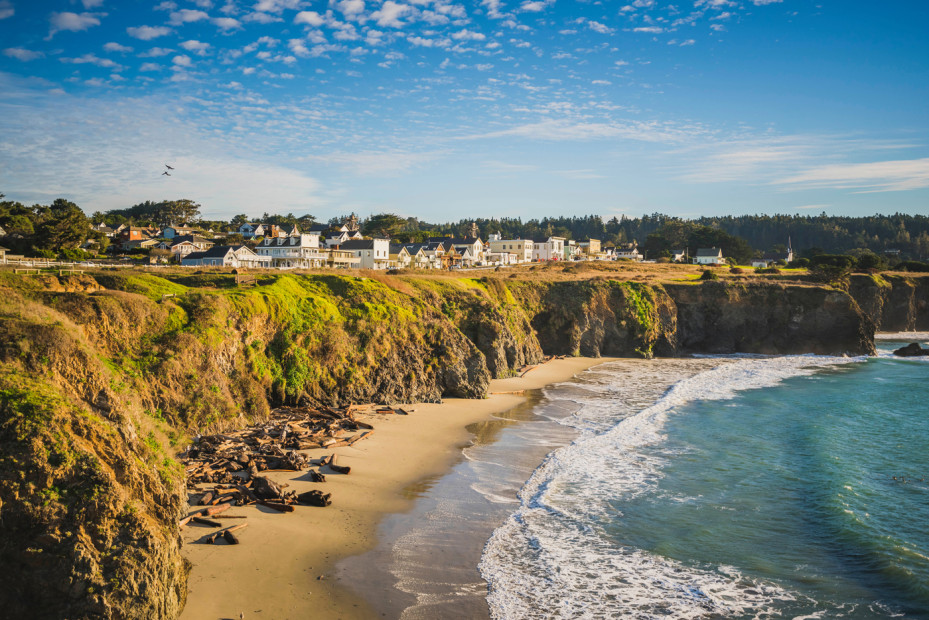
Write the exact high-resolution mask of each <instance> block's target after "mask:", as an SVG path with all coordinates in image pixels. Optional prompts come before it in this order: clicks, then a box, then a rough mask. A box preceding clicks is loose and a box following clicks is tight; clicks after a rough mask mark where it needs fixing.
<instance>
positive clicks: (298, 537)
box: [180, 357, 614, 620]
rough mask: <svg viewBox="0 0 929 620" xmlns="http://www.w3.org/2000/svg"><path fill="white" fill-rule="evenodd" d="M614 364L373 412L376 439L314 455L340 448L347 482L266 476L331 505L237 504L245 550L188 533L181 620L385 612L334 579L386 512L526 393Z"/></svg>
mask: <svg viewBox="0 0 929 620" xmlns="http://www.w3.org/2000/svg"><path fill="white" fill-rule="evenodd" d="M613 359H614V358H583V357H577V358H566V359H555V360H551V361H549V362H547V363H545V364H542V365H540V366H537V367H535V368H533V369H532V370H531V371H529V372H527V373H526V374H525V375H524V376H522V377H512V378H508V379H495V380H493V381H491V385H490V389H489V393H490V395H489V397H488V398H485V399H446V400H444V401H443V402H442V403H441V404H416V405H412V406H410V408H411V409H413V410H414V411H413V412H412V413H411V415H410V416H398V415H383V414H374V415H370V416H366V417H365V420H366V421H368V422H370V423H372V424H373V425H374V427H375V433H374V435H373V436H372V437H371V438H370V439H366V440H365V441H363V442H360V443H359V444H357V445H356V446H355V447H348V446H346V447H341V448H337V449H335V450H334V451H333V450H321V449H318V450H311V451H308V453H309V455H310V456H311V457H313V458H316V457H318V456H320V455H323V454H328V453H332V452H335V453H336V454H338V455H339V462H340V464H343V465H349V466H351V468H352V473H351V474H350V475H347V476H341V475H336V474H333V475H329V476H327V479H326V482H325V483H322V484H314V483H311V482H309V480H308V477H307V476H306V474H305V472H273V473H269V474H267V475H268V477H269V478H271V479H272V480H274V481H275V482H277V483H286V484H288V485H289V489H293V490H296V491H297V492H298V493H300V492H304V491H309V490H312V489H320V490H322V491H324V492H326V493H332V502H333V503H332V505H331V506H330V507H328V508H314V507H299V508H298V509H297V510H296V511H295V512H293V513H290V514H281V513H278V512H276V511H273V510H270V509H267V508H263V507H255V506H250V507H236V508H232V509H231V510H230V511H229V513H228V514H230V515H247V516H248V519H247V520H248V522H249V524H250V525H249V527H248V528H247V529H246V530H244V531H243V533H242V536H241V540H242V544H241V545H239V546H237V547H235V548H234V549H228V548H225V547H226V546H225V545H216V546H213V545H208V544H197V543H196V541H197V540H198V539H200V538H201V537H202V536H203V535H204V534H206V533H208V532H209V531H211V530H210V529H208V528H204V527H200V526H198V525H191V526H187V527H186V528H184V529H183V530H182V531H181V535H182V538H183V540H184V543H185V544H184V557H186V558H187V559H188V560H190V561H191V563H192V564H193V567H192V569H191V573H190V580H189V583H188V596H187V604H186V606H185V608H184V611H183V613H182V614H181V616H180V618H181V619H182V620H186V619H190V620H194V619H197V620H199V619H202V618H237V617H239V615H240V614H242V615H243V616H244V617H248V618H253V617H259V618H261V617H264V618H281V619H284V618H306V617H312V616H320V615H323V614H325V615H326V616H327V617H335V618H369V617H372V616H374V615H378V614H376V613H375V612H376V610H374V609H372V608H371V607H370V606H369V604H368V603H367V602H366V601H364V600H363V599H362V598H361V597H360V596H359V595H358V594H356V593H355V591H354V590H353V589H352V588H351V586H350V585H349V584H345V585H343V584H341V583H340V582H339V580H338V578H337V577H336V576H335V571H334V569H335V566H336V563H337V562H339V561H340V560H343V559H345V558H348V557H350V556H355V555H359V554H361V553H364V552H366V551H370V550H371V549H373V548H374V547H375V545H376V544H377V536H376V533H377V527H378V524H379V523H380V522H381V520H382V519H383V518H384V517H386V516H387V515H390V514H394V513H400V512H406V511H409V510H410V509H411V508H412V507H413V505H414V502H415V497H413V496H409V495H408V494H406V495H407V496H404V495H405V492H406V489H408V488H409V487H410V486H411V485H414V484H415V483H417V482H418V481H420V480H424V479H426V478H430V477H435V476H438V475H442V474H444V473H446V472H447V471H448V470H449V469H450V468H451V467H452V466H453V465H454V463H455V462H456V461H457V460H458V458H459V457H460V454H461V449H462V448H463V447H465V446H467V445H469V443H470V441H471V437H472V435H471V433H470V432H469V431H468V430H467V428H466V427H467V426H468V425H470V424H474V423H475V422H481V421H484V420H487V419H490V418H491V417H493V416H494V415H496V414H499V413H502V412H505V411H507V410H509V409H511V408H513V407H515V406H517V405H519V404H520V403H522V402H524V401H525V399H526V396H525V394H524V392H525V391H527V390H534V389H539V388H542V387H545V386H546V385H550V384H552V383H559V382H562V381H568V380H570V379H571V378H572V377H574V376H575V375H577V374H578V373H580V372H583V371H584V370H587V369H589V368H592V367H594V366H597V365H600V364H603V363H606V362H609V361H612V360H613Z"/></svg>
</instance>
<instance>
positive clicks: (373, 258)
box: [338, 239, 390, 269]
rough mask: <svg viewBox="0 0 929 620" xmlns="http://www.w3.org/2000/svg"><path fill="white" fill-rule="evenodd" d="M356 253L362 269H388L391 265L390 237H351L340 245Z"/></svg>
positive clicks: (340, 247)
mask: <svg viewBox="0 0 929 620" xmlns="http://www.w3.org/2000/svg"><path fill="white" fill-rule="evenodd" d="M338 249H340V250H348V251H351V252H354V253H355V256H356V257H357V258H359V259H360V260H361V262H360V264H359V267H360V268H361V269H387V268H388V267H389V266H390V240H389V239H350V240H348V241H346V242H345V243H343V244H341V245H340V246H338Z"/></svg>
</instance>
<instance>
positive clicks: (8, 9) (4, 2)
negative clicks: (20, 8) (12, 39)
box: [0, 0, 16, 19]
mask: <svg viewBox="0 0 929 620" xmlns="http://www.w3.org/2000/svg"><path fill="white" fill-rule="evenodd" d="M15 14H16V9H15V8H14V7H13V3H12V2H10V0H0V19H7V18H8V17H13V15H15Z"/></svg>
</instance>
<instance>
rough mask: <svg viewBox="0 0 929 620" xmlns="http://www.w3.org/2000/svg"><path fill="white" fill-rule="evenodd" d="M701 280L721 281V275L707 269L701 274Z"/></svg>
mask: <svg viewBox="0 0 929 620" xmlns="http://www.w3.org/2000/svg"><path fill="white" fill-rule="evenodd" d="M700 279H701V280H719V275H718V274H717V273H716V272H715V271H713V270H711V269H705V270H704V271H703V273H702V274H700Z"/></svg>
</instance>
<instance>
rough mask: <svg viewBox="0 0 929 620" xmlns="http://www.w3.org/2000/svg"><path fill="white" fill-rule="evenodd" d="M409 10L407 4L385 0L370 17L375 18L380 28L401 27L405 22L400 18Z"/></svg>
mask: <svg viewBox="0 0 929 620" xmlns="http://www.w3.org/2000/svg"><path fill="white" fill-rule="evenodd" d="M411 11H412V8H411V7H410V6H409V5H407V4H399V3H397V2H394V1H393V0H386V2H384V4H382V5H381V8H380V10H379V11H375V12H374V13H372V14H371V18H372V19H375V20H377V25H378V26H381V27H382V28H402V27H403V26H404V25H406V24H405V23H404V22H402V21H400V18H401V17H403V16H405V15H406V14H407V13H410V12H411Z"/></svg>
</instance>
